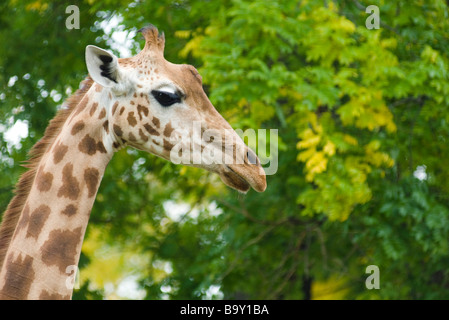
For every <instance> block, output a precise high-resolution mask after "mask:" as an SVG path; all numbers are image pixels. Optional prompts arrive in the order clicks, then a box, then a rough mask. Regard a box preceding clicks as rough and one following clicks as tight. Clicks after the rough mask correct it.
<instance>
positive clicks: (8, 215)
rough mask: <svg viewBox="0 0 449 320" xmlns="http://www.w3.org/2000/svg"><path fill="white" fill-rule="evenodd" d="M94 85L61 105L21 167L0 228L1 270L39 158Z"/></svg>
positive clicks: (86, 83)
mask: <svg viewBox="0 0 449 320" xmlns="http://www.w3.org/2000/svg"><path fill="white" fill-rule="evenodd" d="M93 83H94V81H93V80H92V78H90V76H88V77H87V78H86V79H85V80H84V81H83V82H81V86H80V89H78V90H77V91H76V92H75V93H74V94H73V95H72V96H71V97H70V98H68V99H67V100H66V103H65V104H64V105H65V106H66V107H65V108H62V109H60V110H59V111H58V112H57V113H56V115H55V117H54V118H53V119H52V120H51V121H50V123H49V125H48V126H47V129H45V133H44V136H43V137H42V139H40V140H39V141H38V142H37V143H36V144H35V145H34V146H33V148H31V150H30V152H29V153H28V160H27V161H26V163H25V164H24V165H23V166H24V167H25V168H28V170H27V171H26V172H24V173H23V174H22V175H21V177H20V179H19V181H18V183H17V184H16V186H15V190H14V197H13V198H12V200H11V202H10V203H9V205H8V207H7V208H6V211H5V212H4V214H3V219H2V222H1V226H0V270H1V268H2V266H3V262H4V260H5V256H6V252H7V250H8V247H9V244H10V242H11V239H12V237H13V235H14V231H15V229H16V227H17V223H18V222H19V217H20V214H21V213H22V210H23V207H24V206H25V202H26V199H27V198H28V195H29V193H30V190H31V186H32V185H33V182H34V178H35V176H36V171H37V168H38V166H39V163H40V161H41V158H42V156H43V155H44V154H45V153H46V151H47V150H48V148H49V147H50V146H51V145H52V144H53V142H54V140H55V138H56V137H57V136H58V134H59V133H60V132H61V128H62V127H63V125H64V123H65V122H66V120H67V118H68V117H69V116H70V114H71V113H72V111H73V110H74V109H75V108H76V106H77V105H78V104H79V102H80V101H81V100H82V99H83V97H84V95H85V94H86V92H87V91H89V89H90V88H91V86H92V84H93Z"/></svg>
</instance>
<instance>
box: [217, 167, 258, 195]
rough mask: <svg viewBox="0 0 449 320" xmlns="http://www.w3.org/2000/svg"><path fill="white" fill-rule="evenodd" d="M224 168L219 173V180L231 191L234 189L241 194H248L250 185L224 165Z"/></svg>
mask: <svg viewBox="0 0 449 320" xmlns="http://www.w3.org/2000/svg"><path fill="white" fill-rule="evenodd" d="M224 167H225V169H224V170H223V171H222V172H220V178H221V180H222V181H223V182H224V183H225V184H226V185H228V186H229V187H231V188H233V189H236V190H238V191H240V192H243V193H246V192H248V190H249V189H250V188H251V186H250V184H249V183H248V182H247V181H246V180H245V179H243V178H242V177H241V176H240V175H239V174H238V173H237V172H235V171H234V170H233V169H232V168H231V167H230V166H228V165H225V166H224Z"/></svg>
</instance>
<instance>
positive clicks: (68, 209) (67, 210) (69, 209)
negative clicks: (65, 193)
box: [61, 204, 78, 217]
mask: <svg viewBox="0 0 449 320" xmlns="http://www.w3.org/2000/svg"><path fill="white" fill-rule="evenodd" d="M77 210H78V209H77V208H76V207H75V206H74V205H73V204H69V205H68V206H67V207H65V209H64V210H62V211H61V213H62V214H64V215H66V216H68V217H71V216H73V215H74V214H76V211H77Z"/></svg>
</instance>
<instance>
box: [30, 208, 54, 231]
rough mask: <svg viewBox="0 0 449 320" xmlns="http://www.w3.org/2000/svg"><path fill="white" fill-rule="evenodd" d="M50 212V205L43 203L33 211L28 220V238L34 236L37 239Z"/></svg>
mask: <svg viewBox="0 0 449 320" xmlns="http://www.w3.org/2000/svg"><path fill="white" fill-rule="evenodd" d="M50 212H51V210H50V207H49V206H47V205H45V204H42V205H40V206H39V207H38V208H37V209H35V210H34V211H33V212H32V213H31V215H30V217H29V221H28V230H27V235H26V237H27V238H30V237H32V238H35V239H37V238H38V237H39V234H40V232H41V230H42V227H43V226H44V224H45V222H46V221H47V219H48V216H49V215H50Z"/></svg>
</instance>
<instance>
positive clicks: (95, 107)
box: [89, 102, 98, 117]
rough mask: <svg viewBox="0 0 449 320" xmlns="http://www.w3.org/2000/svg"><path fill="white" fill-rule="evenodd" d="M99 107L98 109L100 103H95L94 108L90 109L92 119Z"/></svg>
mask: <svg viewBox="0 0 449 320" xmlns="http://www.w3.org/2000/svg"><path fill="white" fill-rule="evenodd" d="M97 107H98V102H94V103H93V104H92V108H90V111H89V114H90V116H91V117H92V116H93V115H94V113H95V111H96V110H97Z"/></svg>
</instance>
